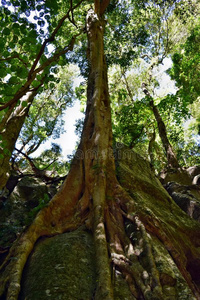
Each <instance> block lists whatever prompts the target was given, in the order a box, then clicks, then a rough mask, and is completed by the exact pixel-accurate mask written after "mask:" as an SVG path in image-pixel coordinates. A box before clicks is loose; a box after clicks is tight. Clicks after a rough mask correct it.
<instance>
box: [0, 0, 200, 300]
mask: <svg viewBox="0 0 200 300" xmlns="http://www.w3.org/2000/svg"><path fill="white" fill-rule="evenodd" d="M97 2H98V1H95V3H97ZM105 2H106V3H107V2H108V1H105ZM99 3H101V1H99V2H98V4H99ZM102 3H103V2H102ZM104 4H105V3H104ZM100 8H101V9H99V10H98V7H96V12H97V14H96V13H94V11H93V10H89V12H88V15H87V24H86V30H87V36H88V54H89V55H88V59H89V65H90V73H89V78H88V90H87V110H86V118H85V123H84V128H83V133H82V138H81V143H80V145H79V148H78V150H77V152H76V155H75V158H74V160H73V163H72V165H71V169H70V172H69V174H68V176H67V178H66V180H65V182H64V184H63V186H62V187H61V189H60V190H59V192H58V193H57V194H56V195H55V196H54V197H53V199H52V200H51V202H50V203H49V205H48V206H47V207H45V208H44V209H42V210H41V211H40V212H39V214H38V215H37V217H36V218H35V220H34V222H33V223H32V225H31V226H30V227H29V228H28V229H27V230H26V231H25V232H24V233H23V234H22V235H21V236H20V237H19V239H18V240H17V241H16V243H15V244H14V245H13V247H12V248H11V249H10V253H9V255H8V256H7V258H6V260H5V262H4V263H3V265H2V267H1V271H2V276H1V279H0V283H1V285H0V287H1V288H0V291H1V294H3V293H4V291H5V290H6V297H7V298H6V299H9V300H14V299H18V294H19V291H20V280H21V276H22V272H23V269H24V265H25V263H26V261H27V258H28V256H29V254H30V253H31V251H32V249H33V247H34V244H35V242H36V241H37V240H38V239H39V237H42V236H53V235H57V234H60V233H63V232H68V231H73V230H75V229H77V228H79V227H80V226H81V225H85V226H86V228H87V230H88V231H90V232H92V234H93V239H94V244H95V257H96V269H97V270H96V272H97V278H98V279H97V282H96V288H95V289H94V294H93V296H91V298H90V299H92V298H93V299H97V300H113V299H115V298H116V299H117V298H118V296H117V294H116V282H117V278H118V275H119V273H120V274H121V278H122V280H124V281H125V283H127V286H129V289H130V297H129V299H172V298H170V296H171V290H172V288H173V289H174V291H175V293H176V290H177V289H178V287H177V286H178V282H179V279H178V280H177V281H176V280H175V281H174V280H171V277H170V276H168V275H167V274H165V273H164V272H162V270H161V269H160V267H159V264H160V262H159V260H157V259H158V256H159V251H160V250H159V249H160V248H159V247H161V248H164V249H165V251H166V255H168V256H167V257H168V259H169V261H170V262H171V261H172V263H171V264H172V265H173V266H176V270H177V272H178V273H179V274H180V276H179V277H178V278H180V277H181V278H182V281H183V282H186V283H185V285H184V288H185V289H186V290H187V292H185V295H186V296H188V295H189V296H191V295H193V296H195V297H196V298H197V299H200V298H199V297H200V292H199V287H198V282H197V281H195V278H194V276H193V278H191V274H190V272H192V271H190V270H191V269H192V263H194V264H196V265H198V267H199V265H200V264H199V248H198V247H199V245H200V237H199V228H200V226H199V225H197V224H196V222H194V221H193V220H190V219H189V220H188V219H187V222H184V217H186V218H188V217H187V216H185V215H184V213H182V212H181V210H180V209H179V208H178V207H177V206H176V205H175V204H173V202H172V200H171V198H170V197H169V196H168V195H167V193H166V192H165V190H164V189H162V187H161V185H160V183H159V182H158V181H157V180H156V178H154V181H153V183H150V181H149V180H150V179H148V178H147V177H145V178H146V179H143V181H142V183H140V182H139V180H138V177H137V176H139V175H141V177H142V176H143V177H144V171H145V169H144V166H143V165H142V164H140V165H139V164H138V166H139V169H137V170H136V173H137V176H136V177H135V178H134V177H133V176H132V175H131V174H132V173H131V171H130V172H129V168H130V170H131V168H134V164H133V165H131V163H130V162H131V157H130V161H129V156H132V154H131V153H132V152H131V151H130V149H129V150H128V152H126V153H127V156H126V157H125V158H124V157H121V158H120V155H121V153H122V152H120V147H121V146H120V145H118V149H119V151H118V158H119V160H120V161H121V162H120V166H121V167H120V168H121V174H120V175H121V184H122V183H123V182H124V180H126V178H127V174H129V179H130V180H128V181H126V182H124V187H125V189H124V188H122V186H121V185H120V183H119V182H118V180H117V178H116V170H115V162H114V156H113V150H112V132H111V112H110V102H109V93H108V82H107V68H106V62H105V56H104V47H103V31H104V20H103V18H102V16H101V11H102V10H103V11H104V10H105V7H104V6H103V8H102V7H101V6H100ZM127 160H128V161H127ZM137 161H139V157H138V158H137V159H136V162H137ZM127 172H128V173H127ZM146 172H147V173H148V172H150V171H146ZM148 174H149V175H148V176H149V177H151V176H153V174H152V175H150V173H148ZM125 175H126V176H125ZM123 176H125V177H124V178H123ZM157 187H159V189H160V190H161V192H160V193H158V190H157ZM127 190H129V191H130V193H128V192H127ZM152 194H155V195H156V196H155V198H154V201H155V203H154V202H153V201H152V199H153V198H152ZM145 200H146V201H147V203H148V204H145ZM148 200H150V201H149V202H148ZM159 205H161V207H162V209H161V210H159V209H158V207H159ZM173 211H175V212H176V213H177V215H176V217H175V216H173ZM163 212H165V214H163ZM191 232H192V235H191ZM154 243H155V244H156V245H158V247H157V250H156V249H155V247H154ZM159 245H160V246H159ZM169 268H170V267H169ZM111 270H112V272H111ZM66 271H67V270H66ZM179 288H180V286H179ZM177 293H178V292H177ZM178 295H179V297H178V298H174V299H181V296H180V293H179V294H178ZM80 297H81V296H80ZM187 298H188V297H187ZM123 299H125V298H123ZM191 299H192V298H191ZM194 299H195V298H194Z"/></svg>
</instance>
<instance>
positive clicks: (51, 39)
mask: <svg viewBox="0 0 200 300" xmlns="http://www.w3.org/2000/svg"><path fill="white" fill-rule="evenodd" d="M83 1H84V0H81V1H79V2H78V3H77V4H76V5H75V6H74V7H72V1H71V6H70V9H69V10H68V12H67V13H66V14H65V15H64V17H62V18H61V19H60V21H59V22H58V25H57V27H56V28H55V29H54V31H53V33H52V35H51V36H50V37H49V38H48V39H46V40H45V41H44V43H43V44H42V47H41V49H40V51H39V53H38V55H37V57H36V59H35V61H34V63H33V65H32V67H31V70H30V71H29V75H28V79H30V78H31V76H32V73H33V71H34V70H35V68H36V66H37V64H38V62H39V60H40V58H41V56H42V54H43V53H44V49H45V47H46V45H47V44H48V43H49V42H52V41H54V39H55V36H56V34H57V33H58V31H59V29H60V28H61V26H62V25H63V23H64V21H65V20H66V19H67V18H68V19H69V16H70V15H69V14H70V12H73V10H74V9H75V8H77V7H78V6H79V5H80V4H81V3H82V2H83Z"/></svg>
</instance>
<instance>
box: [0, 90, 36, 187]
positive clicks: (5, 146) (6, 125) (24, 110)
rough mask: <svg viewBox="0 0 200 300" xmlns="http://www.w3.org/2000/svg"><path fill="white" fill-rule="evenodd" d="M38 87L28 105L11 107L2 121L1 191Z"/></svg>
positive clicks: (0, 153) (27, 102) (28, 98)
mask: <svg viewBox="0 0 200 300" xmlns="http://www.w3.org/2000/svg"><path fill="white" fill-rule="evenodd" d="M38 88H39V87H38ZM38 88H37V89H35V91H33V92H30V93H29V94H28V96H27V98H26V99H25V100H24V101H26V107H23V105H22V104H20V105H19V106H17V107H16V108H15V109H14V108H13V107H11V111H10V114H8V115H5V117H4V120H3V121H2V122H1V123H3V126H2V128H1V130H0V134H1V141H0V191H1V190H3V188H4V187H5V185H6V183H7V180H8V178H9V176H10V175H9V173H10V165H9V161H10V158H11V155H12V152H13V151H14V148H15V143H16V141H17V139H18V136H19V134H20V131H21V128H22V126H23V124H24V121H25V118H26V116H27V114H28V111H29V108H30V105H31V104H32V102H33V100H34V97H35V95H36V94H37V90H38ZM1 145H2V146H1Z"/></svg>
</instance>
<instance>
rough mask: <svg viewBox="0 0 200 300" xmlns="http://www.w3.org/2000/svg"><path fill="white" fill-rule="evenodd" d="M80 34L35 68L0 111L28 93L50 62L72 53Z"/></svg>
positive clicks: (0, 107)
mask: <svg viewBox="0 0 200 300" xmlns="http://www.w3.org/2000/svg"><path fill="white" fill-rule="evenodd" d="M81 33H82V32H80V33H78V34H76V35H75V36H73V37H72V39H71V41H70V43H69V45H68V46H66V47H65V48H64V49H62V50H60V51H58V52H57V53H55V54H54V55H53V56H52V57H50V58H49V59H47V60H46V61H45V62H44V63H43V64H42V65H41V66H40V67H39V68H37V69H36V70H35V71H34V72H33V73H32V76H31V78H30V79H29V80H28V81H27V82H26V83H25V84H24V85H23V86H22V87H21V89H20V90H19V91H18V92H17V93H16V94H15V96H14V97H13V98H12V99H11V100H10V101H9V102H7V103H5V104H4V105H2V106H0V111H2V110H4V109H5V108H7V107H10V106H11V105H12V104H13V103H16V102H17V101H18V100H19V99H20V98H21V97H22V96H24V95H25V94H26V93H27V92H29V91H30V85H31V83H32V82H33V81H34V79H35V78H36V75H37V74H38V73H40V72H42V71H43V70H44V69H45V68H46V67H48V66H49V65H51V63H52V62H54V61H56V60H57V59H58V58H59V57H60V56H61V55H63V54H66V53H67V52H68V51H72V50H73V47H74V44H75V40H76V37H77V36H79V35H80V34H81Z"/></svg>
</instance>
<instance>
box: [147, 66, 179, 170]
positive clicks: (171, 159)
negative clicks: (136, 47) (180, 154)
mask: <svg viewBox="0 0 200 300" xmlns="http://www.w3.org/2000/svg"><path fill="white" fill-rule="evenodd" d="M151 69H152V67H151ZM142 87H143V92H144V94H145V95H146V96H147V97H148V98H149V104H150V107H151V109H152V111H153V113H154V117H155V119H156V122H157V125H158V132H159V136H160V139H161V141H162V145H163V148H164V149H165V152H166V156H167V162H168V167H169V168H172V169H177V168H179V167H180V166H179V163H178V160H177V157H176V154H175V152H174V150H173V148H172V145H171V143H170V141H169V139H168V137H167V129H166V126H165V123H164V122H163V119H162V117H161V115H160V112H159V110H158V108H157V107H156V105H154V102H153V97H152V96H151V94H150V92H149V91H148V88H147V85H146V84H145V83H142Z"/></svg>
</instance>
